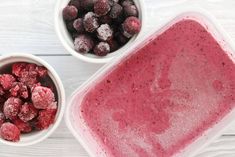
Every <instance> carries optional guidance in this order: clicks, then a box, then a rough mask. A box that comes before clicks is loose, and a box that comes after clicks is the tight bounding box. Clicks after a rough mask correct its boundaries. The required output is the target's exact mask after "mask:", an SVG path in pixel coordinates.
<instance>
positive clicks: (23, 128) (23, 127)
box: [13, 119, 32, 133]
mask: <svg viewBox="0 0 235 157" xmlns="http://www.w3.org/2000/svg"><path fill="white" fill-rule="evenodd" d="M13 123H14V124H15V126H16V127H17V128H18V129H19V130H20V132H22V133H29V132H31V131H32V127H31V126H30V124H29V123H27V122H23V121H22V120H20V119H15V120H13Z"/></svg>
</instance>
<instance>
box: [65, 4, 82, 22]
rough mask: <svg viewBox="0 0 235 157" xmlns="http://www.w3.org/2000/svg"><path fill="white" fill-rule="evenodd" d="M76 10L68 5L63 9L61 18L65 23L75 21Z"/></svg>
mask: <svg viewBox="0 0 235 157" xmlns="http://www.w3.org/2000/svg"><path fill="white" fill-rule="evenodd" d="M77 14H78V10H77V8H76V7H75V6H72V5H69V6H66V7H65V8H64V9H63V18H64V20H66V21H70V20H73V19H76V17H77Z"/></svg>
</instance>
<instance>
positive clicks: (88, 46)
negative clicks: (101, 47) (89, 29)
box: [74, 34, 94, 53]
mask: <svg viewBox="0 0 235 157" xmlns="http://www.w3.org/2000/svg"><path fill="white" fill-rule="evenodd" d="M93 47H94V41H93V39H92V38H91V37H90V36H89V35H84V34H83V35H79V36H78V37H77V38H75V40H74V49H75V50H76V51H77V52H80V53H88V52H89V51H91V50H92V48H93Z"/></svg>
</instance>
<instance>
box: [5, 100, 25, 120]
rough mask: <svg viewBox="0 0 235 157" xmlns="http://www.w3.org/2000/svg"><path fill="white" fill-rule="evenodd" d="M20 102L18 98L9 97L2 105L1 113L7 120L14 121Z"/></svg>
mask: <svg viewBox="0 0 235 157" xmlns="http://www.w3.org/2000/svg"><path fill="white" fill-rule="evenodd" d="M21 105H22V101H21V100H20V99H19V98H15V97H10V98H8V99H7V101H6V102H5V103H4V106H3V113H4V115H5V116H6V118H8V119H11V120H13V119H15V118H16V117H17V115H18V113H19V111H20V108H21Z"/></svg>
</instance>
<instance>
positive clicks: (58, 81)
mask: <svg viewBox="0 0 235 157" xmlns="http://www.w3.org/2000/svg"><path fill="white" fill-rule="evenodd" d="M14 57H21V58H26V59H29V60H32V61H35V62H38V63H39V64H41V65H42V66H45V67H46V68H47V69H48V71H50V73H51V74H52V76H53V77H54V80H55V81H56V84H57V85H58V89H59V91H57V92H58V93H60V94H59V95H60V96H61V103H60V110H58V111H57V112H58V113H57V118H56V119H55V122H54V124H52V125H51V126H50V127H49V128H47V129H45V130H41V131H40V132H42V131H44V132H45V134H44V135H42V136H41V137H39V138H38V139H36V140H34V141H29V142H24V143H22V142H21V141H19V142H11V141H6V140H4V139H0V142H1V143H3V144H6V145H9V146H16V147H23V146H30V145H34V144H37V143H39V142H42V141H43V140H45V139H46V138H48V137H49V136H50V135H51V134H52V133H53V132H54V131H55V130H56V129H57V128H58V126H59V124H60V123H61V121H62V118H63V115H64V112H65V102H66V95H65V89H64V86H63V83H62V81H61V79H60V77H59V75H58V74H57V72H56V71H55V69H54V68H53V67H52V66H51V65H50V64H49V63H47V62H46V61H44V60H43V59H41V58H39V57H37V56H35V55H32V54H28V53H11V54H7V55H2V56H0V61H2V60H5V59H9V58H14Z"/></svg>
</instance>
